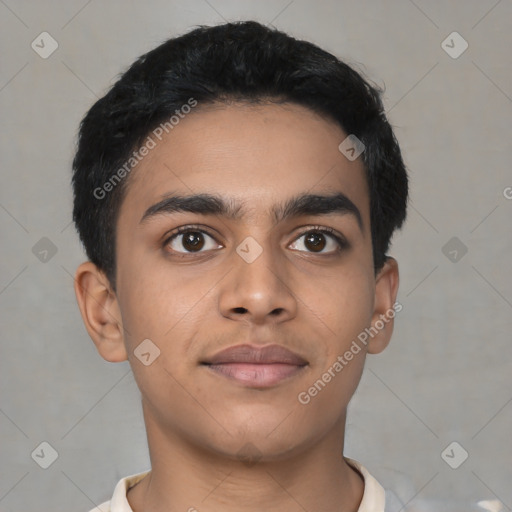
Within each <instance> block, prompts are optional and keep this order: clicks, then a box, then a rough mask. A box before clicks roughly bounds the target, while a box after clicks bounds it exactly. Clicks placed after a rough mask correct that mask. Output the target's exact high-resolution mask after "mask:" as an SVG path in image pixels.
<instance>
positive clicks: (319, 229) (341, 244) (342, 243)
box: [163, 225, 350, 256]
mask: <svg viewBox="0 0 512 512" xmlns="http://www.w3.org/2000/svg"><path fill="white" fill-rule="evenodd" d="M189 232H193V233H196V232H199V233H205V234H207V235H208V236H209V237H211V238H213V239H214V240H215V241H216V242H217V240H216V238H215V236H214V235H212V234H211V233H210V232H209V231H208V230H205V229H204V228H203V227H202V226H198V225H187V226H181V227H179V228H177V229H175V230H174V231H172V232H171V233H170V235H169V236H168V237H167V238H166V239H165V241H164V242H163V247H164V248H165V247H167V245H168V244H169V243H170V242H171V241H172V240H173V239H174V238H176V237H178V236H179V235H182V234H185V233H189ZM312 232H314V233H322V234H326V235H329V236H331V237H332V238H333V239H334V240H335V241H336V243H337V245H338V248H337V250H336V251H334V252H329V253H326V254H325V255H333V254H335V253H339V252H340V251H341V250H343V249H348V248H349V246H350V245H349V243H348V242H347V240H346V239H345V237H343V236H342V235H339V234H338V233H337V232H336V231H335V230H334V229H332V228H329V227H324V226H311V227H309V228H308V229H307V230H305V231H303V232H301V233H299V235H298V236H297V237H296V238H295V239H294V240H293V241H294V242H295V241H296V240H298V239H299V238H301V237H303V236H304V235H307V234H309V233H312ZM217 243H218V242H217ZM300 252H303V251H300ZM200 253H201V251H198V252H197V253H194V252H188V253H186V252H185V253H178V254H180V255H182V256H184V255H187V254H200ZM309 254H320V255H323V254H324V253H315V252H313V251H309Z"/></svg>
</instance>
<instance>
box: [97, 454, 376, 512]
mask: <svg viewBox="0 0 512 512" xmlns="http://www.w3.org/2000/svg"><path fill="white" fill-rule="evenodd" d="M345 460H346V461H347V462H348V463H349V464H350V465H351V466H352V467H354V468H355V469H357V470H358V471H359V473H361V475H362V476H363V479H364V493H363V499H362V500H361V504H360V505H359V508H358V509H357V512H386V511H385V508H384V507H385V501H386V496H385V491H384V488H383V487H382V486H381V485H380V484H379V482H377V480H375V478H374V477H373V476H372V475H370V473H368V471H367V470H366V469H365V468H364V467H363V466H362V465H361V464H360V463H359V462H357V461H355V460H353V459H349V458H348V457H345ZM148 473H149V471H146V472H144V473H137V474H136V475H131V476H127V477H125V478H122V479H121V480H119V482H118V483H117V485H116V487H115V489H114V494H113V495H112V499H111V500H110V501H106V502H105V503H102V504H101V505H99V506H98V507H95V508H94V509H92V510H91V511H90V512H133V510H132V509H131V507H130V504H129V503H128V499H127V498H126V493H127V491H128V489H130V487H133V486H134V485H135V484H136V483H138V482H140V481H141V480H142V479H143V478H144V477H145V476H146V475H147V474H148Z"/></svg>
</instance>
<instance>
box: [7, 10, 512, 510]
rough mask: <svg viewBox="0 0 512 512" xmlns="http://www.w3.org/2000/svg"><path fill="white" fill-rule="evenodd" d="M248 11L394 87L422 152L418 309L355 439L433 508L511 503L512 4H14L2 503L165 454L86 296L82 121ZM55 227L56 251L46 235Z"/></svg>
mask: <svg viewBox="0 0 512 512" xmlns="http://www.w3.org/2000/svg"><path fill="white" fill-rule="evenodd" d="M248 18H252V19H256V20H259V21H261V22H263V23H267V24H268V23H272V24H273V25H275V26H276V27H277V28H279V29H282V30H285V31H287V32H289V33H290V34H292V35H294V36H296V37H300V38H305V39H309V40H311V41H313V42H315V43H317V44H319V45H320V46H322V47H324V48H326V49H327V50H329V51H331V52H333V53H335V54H336V55H337V56H339V57H341V58H344V59H346V60H347V61H348V62H349V63H350V64H352V65H354V66H355V67H357V69H359V70H360V71H362V72H363V73H365V74H366V76H367V77H368V78H370V79H371V80H373V81H374V82H376V83H377V84H379V85H385V87H386V93H385V98H384V99H385V104H386V109H387V112H388V116H389V119H390V122H391V123H392V125H393V126H394V128H395V133H396V135H397V138H398V140H399V141H400V143H401V146H402V148H403V154H404V159H405V161H406V164H407V166H408V168H409V170H410V177H411V203H410V207H409V217H408V221H407V224H406V226H405V228H404V229H403V230H402V232H400V233H399V234H397V235H396V236H395V239H394V246H393V249H392V251H391V254H392V255H393V256H395V257H396V258H398V260H399V263H400V265H401V267H400V269H401V287H400V292H399V297H398V298H399V300H400V302H401V303H402V304H403V310H402V311H401V312H400V313H399V314H398V315H397V319H396V330H395V335H394V338H393V341H392V343H391V345H390V346H389V348H388V349H387V350H386V351H385V352H384V353H383V354H381V355H379V356H370V357H369V359H368V361H367V367H366V369H365V373H364V375H363V379H362V382H361V384H360V387H359V389H358V391H357V393H356V395H355V397H354V399H353V402H352V403H351V406H350V412H349V421H348V430H347V443H346V455H348V456H350V457H353V458H356V459H358V460H360V461H362V462H363V463H364V465H365V466H366V467H367V468H368V469H369V470H370V471H371V472H372V473H373V474H374V475H375V476H376V477H377V478H378V479H379V480H380V481H381V483H382V484H383V485H385V486H386V487H388V488H392V489H394V492H395V493H396V494H397V496H399V497H400V499H401V501H402V502H403V503H409V506H412V504H413V503H415V504H416V505H415V508H414V510H437V511H440V510H442V507H441V505H440V504H436V501H435V500H442V501H443V502H445V503H449V502H450V503H453V508H452V509H450V510H469V507H468V505H469V504H470V503H476V502H477V501H478V500H480V499H485V500H498V499H499V500H501V501H502V502H503V505H502V510H511V507H512V486H511V485H510V483H511V481H512V468H511V462H512V436H511V431H512V429H511V420H512V386H511V375H512V357H511V355H512V343H511V341H512V340H511V334H510V332H511V328H512V322H511V312H512V287H511V281H512V279H511V276H512V258H511V257H510V255H511V245H512V240H511V228H510V225H511V223H510V219H511V213H512V200H511V199H507V196H508V197H509V198H510V197H512V189H510V188H508V187H512V172H511V167H510V162H511V159H512V144H511V130H512V122H511V121H512V72H511V59H510V54H511V50H512V2H511V1H510V0H501V1H496V0H485V1H484V0H478V1H477V0H472V1H466V0H464V1H463V0H458V1H450V2H443V1H426V0H423V1H420V0H416V1H415V2H413V1H412V0H393V1H386V2H384V1H380V2H379V1H375V0H373V1H365V2H357V1H355V0H354V1H338V2H336V1H321V2H313V1H312V0H295V1H290V0H282V1H273V2H271V1H269V0H267V1H258V2H256V1H244V2H237V1H235V0H208V1H207V0H194V1H187V2H185V1H174V0H173V1H156V0H153V1H148V2H134V1H130V2H128V1H127V2H122V1H120V0H112V1H108V2H101V1H99V0H92V1H89V2H87V1H86V0H73V1H57V0H54V1H48V0H47V1H42V2H37V3H36V2H29V1H23V0H19V1H15V0H0V40H1V45H2V49H3V50H2V56H1V75H0V112H1V114H0V115H1V127H0V129H1V137H0V145H1V147H0V155H1V161H2V166H1V172H2V179H1V184H2V185H1V198H0V199H1V201H0V228H1V233H2V240H3V242H2V250H3V254H2V258H1V263H0V264H1V269H0V270H1V275H0V303H1V321H2V337H1V343H2V348H1V350H2V353H1V357H0V383H1V388H0V389H1V403H0V407H1V410H0V429H1V432H2V435H1V452H0V460H1V461H2V462H1V472H0V510H1V511H2V512H10V511H24V512H31V511H36V510H38V511H39V510H52V511H70V510H76V511H85V510H89V509H90V508H92V507H93V506H94V505H95V504H98V503H101V502H102V501H103V500H105V499H108V498H110V496H111V494H112V491H113V488H114V485H115V483H116V482H117V481H118V480H119V479H120V478H121V477H124V476H126V475H128V474H132V473H136V472H139V471H142V470H146V469H148V468H149V458H148V455H147V445H146V438H145V431H144V424H143V419H142V413H141V410H140V398H139V392H138V389H137V387H136V385H135V383H134V379H133V376H132V374H131V371H130V369H129V366H128V363H127V362H125V363H118V364H112V363H107V362H105V361H103V360H102V359H101V358H100V356H99V355H98V354H97V353H96V350H95V348H94V345H93V343H92V341H91V340H90V339H89V337H88V335H87V333H86V331H85V329H84V327H83V324H82V320H81V317H80V315H79V311H78V307H77V305H76V301H75V296H74V292H73V275H74V272H75V269H76V266H77V265H78V264H79V263H80V262H81V261H83V260H84V254H83V252H82V249H81V247H80V245H79V242H78V238H77V235H76V234H75V231H74V227H73V225H71V224H70V219H71V208H72V198H71V188H70V175H71V173H70V165H71V159H72V155H73V148H74V144H75V135H76V130H77V127H78V123H79V121H80V119H81V117H82V116H83V115H84V113H85V111H86V110H87V109H88V108H89V107H90V106H91V105H92V103H93V102H94V101H95V100H96V99H97V98H99V97H100V96H101V95H103V94H104V93H105V92H106V90H107V89H108V87H109V86H111V85H112V84H113V82H114V81H115V79H116V77H117V76H118V75H119V73H120V72H121V71H123V70H124V69H126V67H127V66H128V65H129V64H130V63H131V62H132V61H133V59H134V58H136V57H137V56H139V55H140V54H142V53H144V52H146V51H148V50H150V49H151V48H153V47H154V46H156V45H157V44H159V43H160V42H162V41H163V40H165V39H167V38H168V37H172V36H174V35H178V34H181V33H184V32H186V31H188V30H189V29H191V28H193V27H194V26H195V25H199V24H217V23H221V22H223V20H229V21H231V20H239V19H248ZM43 31H47V32H49V33H50V34H51V36H52V37H53V38H54V39H55V40H56V41H57V42H58V45H59V46H58V49H57V50H56V51H55V52H54V53H53V54H52V55H51V56H49V57H48V58H46V59H43V58H42V57H40V56H39V54H38V53H36V52H35V51H34V50H33V49H32V48H31V43H32V41H33V40H36V42H37V41H38V40H39V41H40V38H39V39H37V37H38V36H39V34H40V33H41V32H43ZM453 31H457V32H458V33H460V34H461V36H462V37H463V38H464V39H465V40H466V41H467V42H468V44H469V47H468V49H467V50H466V51H465V52H464V53H463V54H462V55H460V56H458V58H452V57H451V56H450V55H448V53H447V52H446V51H445V50H444V49H443V47H442V46H441V43H442V42H443V40H445V39H446V37H447V36H448V35H449V34H450V33H452V32H453ZM448 44H449V45H451V46H454V49H452V51H457V50H458V49H460V48H461V46H460V44H459V42H456V41H455V40H454V42H453V43H451V42H450V39H449V40H448ZM45 47H46V48H48V47H49V46H48V45H45ZM43 237H47V238H48V239H49V240H51V242H52V244H53V245H54V246H55V248H56V249H57V252H56V254H54V255H52V252H51V250H50V251H49V252H48V253H47V254H45V253H44V252H41V251H43V250H44V249H45V248H46V249H47V250H48V248H49V247H50V249H51V246H50V245H49V243H48V241H44V240H43V241H42V242H39V244H40V245H36V244H37V243H38V241H40V239H41V238H43ZM453 237H457V240H455V241H452V242H451V243H450V245H448V246H447V247H445V244H447V243H448V242H449V241H450V239H452V238H453ZM452 244H454V245H452ZM34 246H36V248H35V249H33V247H34ZM443 248H444V249H443ZM464 248H466V249H467V253H466V254H463V252H464V250H465V249H464ZM454 250H455V251H456V253H454V252H453V251H454ZM450 251H451V252H450ZM450 258H451V259H450ZM454 258H455V261H451V260H453V259H454ZM41 260H42V261H41ZM43 441H46V442H48V443H49V444H50V445H51V446H52V447H53V448H54V449H55V450H56V451H57V453H58V458H57V459H56V460H55V462H54V463H53V464H52V465H51V466H50V467H48V469H42V468H41V467H40V466H39V465H38V464H37V463H36V462H35V460H34V459H37V460H38V461H39V462H41V460H42V459H43V458H44V457H39V459H38V458H37V457H36V456H34V458H33V457H32V456H31V453H32V452H33V451H34V450H35V449H36V448H37V447H38V446H39V445H40V443H41V442H43ZM453 441H456V442H457V443H459V445H460V447H462V448H460V447H459V445H457V446H456V447H455V449H454V451H453V452H451V451H450V450H449V451H448V453H449V454H450V456H451V462H452V464H454V461H455V462H457V461H459V462H460V459H461V456H462V454H463V453H464V452H462V449H464V450H466V451H467V452H468V454H469V457H468V459H467V460H466V461H465V462H464V463H463V464H462V465H460V466H459V467H458V468H457V469H452V468H451V467H450V466H449V465H448V464H447V463H446V462H445V460H443V458H442V456H441V454H442V452H443V450H444V449H445V448H446V447H447V446H448V445H449V444H450V443H452V442H453ZM36 453H40V449H39V452H38V451H36ZM45 457H47V461H48V460H49V459H48V457H49V451H48V449H47V450H46V452H45ZM455 503H459V504H460V507H461V508H456V506H455ZM399 508H400V507H397V510H398V509H399ZM411 509H412V507H411ZM443 510H444V509H443ZM489 510H490V509H489ZM496 510H499V509H498V508H497V509H496Z"/></svg>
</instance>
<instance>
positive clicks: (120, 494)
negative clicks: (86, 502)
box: [89, 471, 149, 512]
mask: <svg viewBox="0 0 512 512" xmlns="http://www.w3.org/2000/svg"><path fill="white" fill-rule="evenodd" d="M148 474H149V471H144V472H142V473H136V474H134V475H130V476H126V477H124V478H121V480H119V482H118V483H117V485H116V486H115V489H114V493H113V495H112V499H110V500H109V501H105V502H104V503H102V504H101V505H98V506H96V507H95V508H93V509H92V510H90V511H89V512H133V511H132V509H131V507H130V504H129V503H128V499H127V498H126V492H127V491H128V489H130V487H133V486H134V485H135V484H136V483H138V482H140V480H142V479H143V478H144V477H145V476H147V475H148Z"/></svg>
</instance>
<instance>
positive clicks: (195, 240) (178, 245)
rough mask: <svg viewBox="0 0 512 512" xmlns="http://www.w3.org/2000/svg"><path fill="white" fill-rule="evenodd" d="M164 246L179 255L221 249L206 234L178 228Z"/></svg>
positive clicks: (197, 230)
mask: <svg viewBox="0 0 512 512" xmlns="http://www.w3.org/2000/svg"><path fill="white" fill-rule="evenodd" d="M165 246H168V247H170V248H171V249H172V251H174V252H178V253H181V254H186V253H199V252H204V251H203V250H202V249H205V250H210V249H216V248H218V247H221V246H219V244H217V243H216V241H215V240H214V238H213V237H212V236H210V235H209V234H208V233H206V232H204V231H202V230H199V229H191V228H180V229H179V230H178V232H177V233H175V234H174V235H172V236H171V237H169V238H168V239H167V240H166V242H165Z"/></svg>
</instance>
